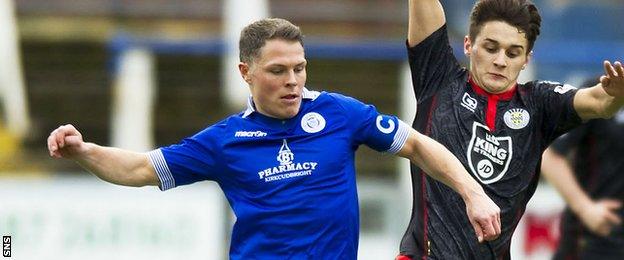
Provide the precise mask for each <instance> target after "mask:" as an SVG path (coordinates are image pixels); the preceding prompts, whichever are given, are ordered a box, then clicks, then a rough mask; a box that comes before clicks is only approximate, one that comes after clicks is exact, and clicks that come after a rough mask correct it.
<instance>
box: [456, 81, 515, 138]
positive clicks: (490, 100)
mask: <svg viewBox="0 0 624 260" xmlns="http://www.w3.org/2000/svg"><path fill="white" fill-rule="evenodd" d="M468 82H469V83H470V86H472V89H473V90H474V92H475V93H477V94H478V95H480V96H484V97H486V98H487V108H486V110H485V112H486V113H485V123H486V124H487V126H488V128H490V132H494V130H496V105H497V104H498V101H499V100H504V101H509V100H511V98H512V97H513V96H514V94H516V89H517V88H516V85H517V84H514V85H513V86H512V87H511V89H510V90H507V91H505V92H503V93H500V94H492V93H489V92H487V91H485V90H484V89H483V88H481V87H480V86H479V85H477V83H476V82H474V80H472V76H468Z"/></svg>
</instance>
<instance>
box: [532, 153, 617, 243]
mask: <svg viewBox="0 0 624 260" xmlns="http://www.w3.org/2000/svg"><path fill="white" fill-rule="evenodd" d="M542 174H543V176H544V178H546V180H547V181H548V182H549V183H550V184H551V185H553V186H554V187H555V189H556V190H557V191H558V192H559V194H561V196H562V197H563V199H564V200H565V202H566V203H567V204H568V206H569V207H570V209H572V212H574V214H576V215H577V216H578V217H579V219H581V221H582V222H583V224H584V225H585V226H586V227H587V229H589V230H590V231H592V232H593V233H595V234H597V235H599V236H608V235H609V233H611V229H612V228H614V227H615V226H617V225H619V224H621V223H622V220H621V219H620V218H619V217H618V215H617V210H618V209H619V208H620V207H621V202H619V201H616V200H610V199H604V200H599V201H593V200H592V199H591V198H590V197H589V196H588V195H587V193H585V191H583V189H581V186H580V185H579V183H578V182H577V181H576V178H574V175H573V172H572V167H571V166H570V164H569V163H568V161H567V160H566V158H565V157H564V156H563V155H561V154H559V153H557V152H556V151H554V150H553V149H552V148H548V149H546V151H544V154H543V155H542Z"/></svg>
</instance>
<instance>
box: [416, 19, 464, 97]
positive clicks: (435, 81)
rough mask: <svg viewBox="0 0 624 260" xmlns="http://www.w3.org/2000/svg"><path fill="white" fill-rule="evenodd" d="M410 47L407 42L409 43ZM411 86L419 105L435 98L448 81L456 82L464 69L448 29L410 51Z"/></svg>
mask: <svg viewBox="0 0 624 260" xmlns="http://www.w3.org/2000/svg"><path fill="white" fill-rule="evenodd" d="M406 45H407V42H406ZM407 54H408V60H409V65H410V71H411V74H412V85H413V87H414V94H415V95H416V100H417V102H419V103H420V102H421V101H424V100H426V99H428V98H430V97H432V96H433V95H434V94H435V93H436V92H437V91H438V90H439V89H440V87H442V86H449V85H450V84H448V83H447V81H448V80H451V79H456V78H457V77H458V75H459V74H461V73H464V71H465V70H464V69H463V68H462V67H461V66H460V65H459V62H458V61H457V58H456V57H455V55H454V54H453V48H451V45H450V44H449V38H448V32H447V29H446V25H444V26H442V27H441V28H440V29H438V30H437V31H435V32H434V33H432V34H431V35H429V36H428V37H427V38H426V39H425V40H423V41H422V42H420V43H419V44H417V45H416V46H414V47H411V48H410V47H409V45H408V48H407Z"/></svg>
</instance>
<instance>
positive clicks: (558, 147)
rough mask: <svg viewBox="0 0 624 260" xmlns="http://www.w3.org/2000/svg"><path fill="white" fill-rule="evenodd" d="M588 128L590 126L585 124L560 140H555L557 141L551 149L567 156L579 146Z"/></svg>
mask: <svg viewBox="0 0 624 260" xmlns="http://www.w3.org/2000/svg"><path fill="white" fill-rule="evenodd" d="M588 128H589V126H588V125H587V124H584V125H582V126H580V127H578V128H575V129H574V130H572V131H570V132H567V133H565V134H563V135H562V136H560V137H559V138H557V139H555V141H554V142H553V143H552V144H551V145H550V148H552V149H553V151H555V152H556V153H558V154H560V155H564V156H565V155H566V154H568V153H570V151H572V149H574V148H575V147H577V146H578V145H579V143H580V142H581V140H582V138H583V137H584V136H585V135H586V133H587V130H588Z"/></svg>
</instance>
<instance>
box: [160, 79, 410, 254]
mask: <svg viewBox="0 0 624 260" xmlns="http://www.w3.org/2000/svg"><path fill="white" fill-rule="evenodd" d="M302 98H303V100H302V103H301V108H300V111H299V113H298V114H297V116H295V117H293V118H291V119H287V120H280V119H275V118H271V117H267V116H265V115H262V114H260V113H258V112H256V111H255V109H254V105H253V101H252V100H251V98H250V99H249V102H248V108H247V110H246V111H244V112H242V113H240V114H237V115H233V116H230V117H228V118H226V119H225V120H223V121H221V122H219V123H217V124H215V125H212V126H210V127H208V128H206V129H204V130H203V131H201V132H199V133H197V134H196V135H194V136H192V137H190V138H186V139H184V140H183V141H182V142H181V143H179V144H176V145H171V146H168V147H162V148H159V149H156V150H154V151H152V152H150V153H149V157H150V161H151V163H152V164H153V166H154V168H155V169H156V172H157V174H158V178H159V179H160V183H161V185H160V188H161V189H162V190H167V189H170V188H173V187H176V186H180V185H186V184H190V183H193V182H197V181H203V180H212V181H216V182H217V183H218V184H219V185H220V187H221V189H222V190H223V192H224V193H225V197H226V198H227V200H228V201H229V203H230V206H231V207H232V210H233V211H234V214H235V215H236V218H237V219H236V223H235V224H234V229H233V231H232V241H231V245H230V259H356V257H357V246H358V235H359V215H358V200H357V190H356V184H355V166H354V156H355V151H356V149H357V148H358V146H359V145H361V144H365V145H367V146H369V147H371V148H373V149H375V150H377V151H381V152H388V153H396V152H398V151H399V150H400V149H401V148H402V147H403V145H404V143H405V141H406V139H407V136H408V133H409V126H408V125H407V124H405V123H403V122H402V121H400V120H399V119H398V118H397V117H394V116H388V115H382V114H379V112H377V110H376V109H375V107H374V106H371V105H366V104H364V103H362V102H360V101H358V100H356V99H353V98H350V97H346V96H343V95H340V94H336V93H328V92H316V91H309V90H307V89H304V91H303V95H302Z"/></svg>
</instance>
